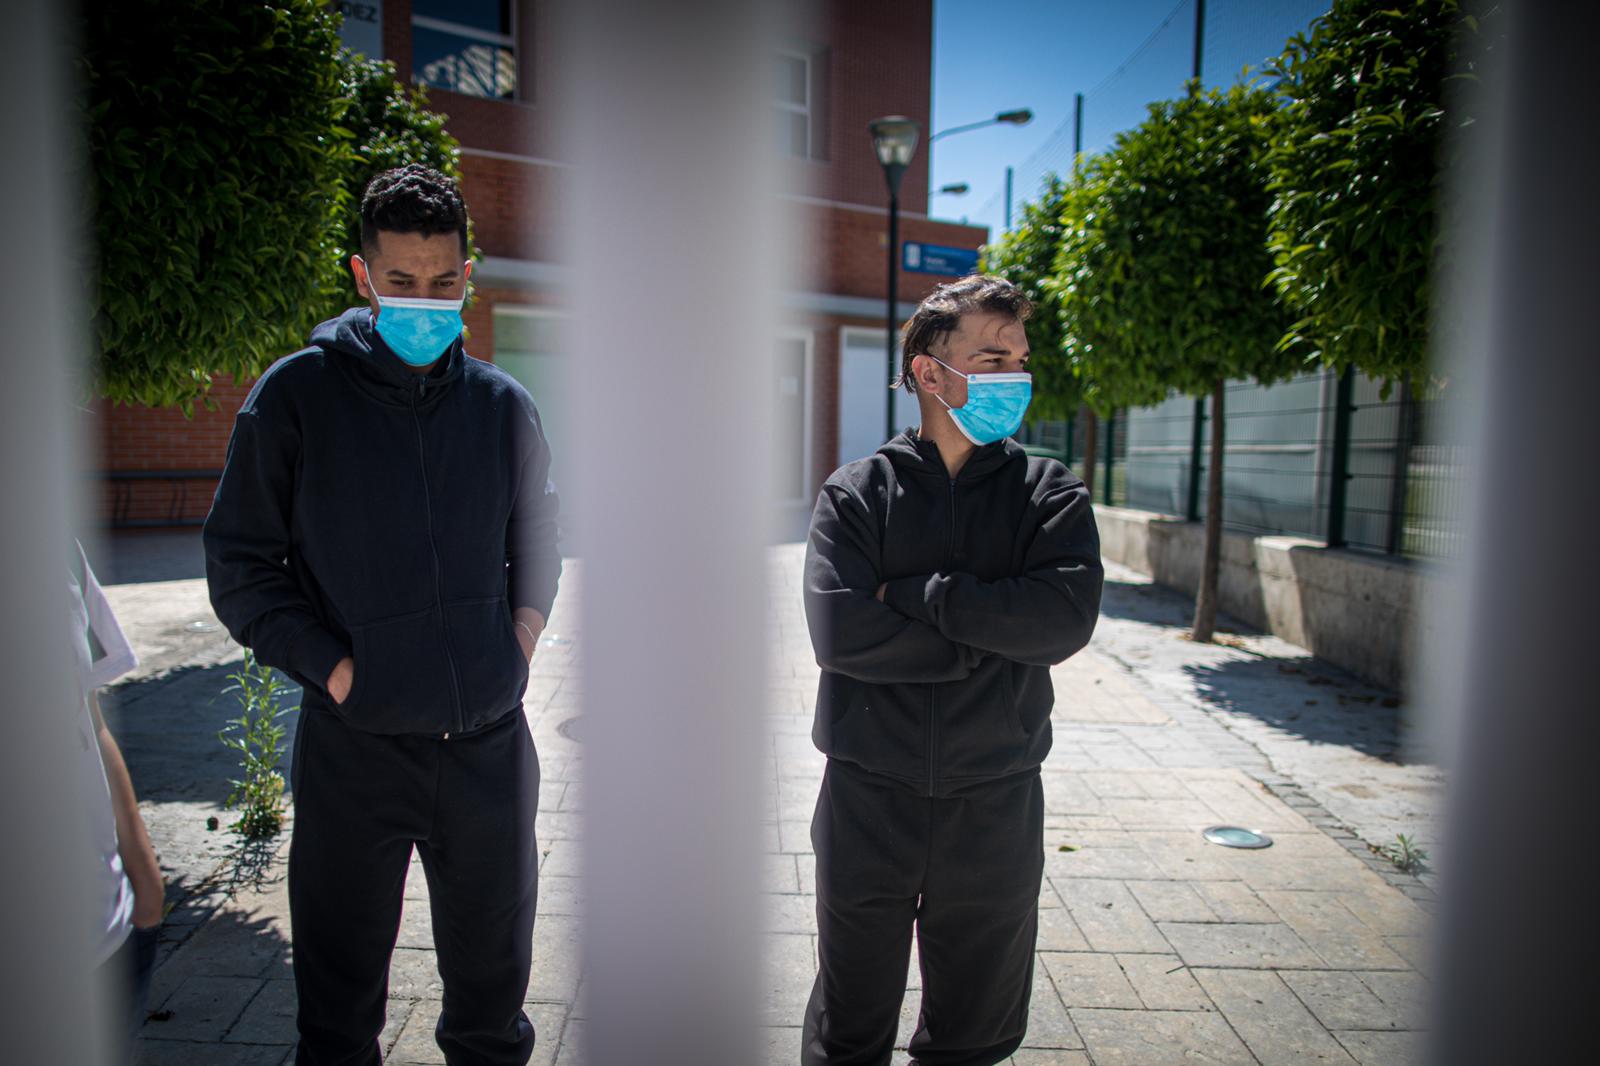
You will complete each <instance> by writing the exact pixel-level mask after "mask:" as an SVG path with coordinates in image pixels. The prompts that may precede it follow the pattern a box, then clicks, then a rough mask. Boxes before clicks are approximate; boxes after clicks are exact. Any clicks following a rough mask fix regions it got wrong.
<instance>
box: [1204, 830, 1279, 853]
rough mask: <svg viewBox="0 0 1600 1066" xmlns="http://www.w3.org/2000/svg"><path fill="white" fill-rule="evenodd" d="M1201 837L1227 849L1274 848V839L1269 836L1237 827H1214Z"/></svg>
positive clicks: (1205, 831)
mask: <svg viewBox="0 0 1600 1066" xmlns="http://www.w3.org/2000/svg"><path fill="white" fill-rule="evenodd" d="M1200 835H1201V836H1203V837H1205V838H1206V840H1207V841H1209V842H1210V843H1212V844H1220V845H1222V846H1223V847H1225V848H1270V847H1272V838H1271V837H1269V836H1267V834H1265V833H1262V832H1258V831H1257V830H1254V829H1243V828H1241V827H1239V826H1236V825H1214V826H1211V827H1210V828H1208V829H1206V830H1204V831H1202V832H1201V834H1200Z"/></svg>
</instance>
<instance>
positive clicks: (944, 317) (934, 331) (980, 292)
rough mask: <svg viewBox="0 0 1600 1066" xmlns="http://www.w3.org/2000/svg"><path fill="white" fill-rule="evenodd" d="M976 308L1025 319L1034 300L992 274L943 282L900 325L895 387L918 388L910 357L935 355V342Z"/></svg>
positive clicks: (1030, 312) (947, 334) (1031, 309)
mask: <svg viewBox="0 0 1600 1066" xmlns="http://www.w3.org/2000/svg"><path fill="white" fill-rule="evenodd" d="M975 311H976V312H986V311H992V312H995V313H998V314H1002V315H1009V316H1011V317H1012V318H1015V319H1016V320H1017V321H1019V322H1026V321H1027V320H1028V316H1029V315H1031V314H1033V304H1032V302H1031V301H1029V299H1028V297H1027V296H1026V294H1024V293H1023V291H1022V290H1021V289H1019V288H1018V287H1017V286H1016V285H1013V284H1012V283H1011V282H1009V281H1007V280H1006V279H1005V278H997V277H995V276H993V275H991V274H972V275H969V276H968V277H964V278H962V279H960V280H959V281H952V282H950V283H948V284H946V285H940V286H939V287H938V288H937V289H934V290H933V291H932V292H930V293H929V294H928V295H927V296H926V297H925V298H924V299H923V301H922V302H921V303H920V304H918V305H917V313H916V314H914V315H912V316H911V318H910V319H909V320H908V321H907V322H906V324H905V325H904V326H903V327H901V331H902V332H903V333H904V334H905V338H906V339H905V344H904V346H903V347H902V348H901V354H900V377H899V378H898V379H897V380H896V381H895V382H894V386H893V387H895V388H899V387H900V386H902V385H904V386H905V388H906V391H907V392H916V391H917V382H916V378H914V377H913V376H912V374H911V360H913V359H915V358H916V357H917V356H919V355H932V354H933V348H934V346H935V345H936V344H938V343H939V342H940V341H942V340H944V338H946V337H948V336H949V335H950V334H951V333H953V332H954V331H955V329H956V327H957V326H958V325H960V323H961V316H962V315H967V314H972V313H973V312H975Z"/></svg>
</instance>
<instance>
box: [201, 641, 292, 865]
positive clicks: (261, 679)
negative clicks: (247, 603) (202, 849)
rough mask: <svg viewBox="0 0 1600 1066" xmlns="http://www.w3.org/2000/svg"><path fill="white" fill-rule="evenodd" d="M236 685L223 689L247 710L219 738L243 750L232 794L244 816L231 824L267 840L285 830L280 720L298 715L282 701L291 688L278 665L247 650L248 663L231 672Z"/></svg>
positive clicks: (229, 806)
mask: <svg viewBox="0 0 1600 1066" xmlns="http://www.w3.org/2000/svg"><path fill="white" fill-rule="evenodd" d="M228 680H229V681H232V682H233V684H231V685H229V686H228V687H227V688H225V689H223V690H222V691H223V692H225V693H227V692H235V693H238V699H239V703H240V704H241V705H242V706H243V708H244V713H243V714H241V715H240V716H239V717H238V718H232V719H229V721H228V723H227V725H225V726H224V727H223V728H222V729H221V731H219V732H218V733H217V739H218V740H220V741H222V743H223V746H224V747H227V748H230V749H232V750H233V751H236V752H238V753H239V766H240V768H241V769H242V770H243V776H242V777H238V778H235V779H233V780H232V781H230V782H229V784H231V785H233V791H232V792H231V793H229V794H228V802H227V804H226V807H227V809H228V810H230V811H231V810H233V809H234V808H235V807H238V808H239V820H238V821H236V822H234V823H233V824H232V825H231V826H229V827H228V828H229V829H231V830H233V831H234V832H235V833H238V834H239V835H240V836H242V837H244V838H245V839H246V840H265V839H268V838H270V837H274V836H277V835H278V831H279V830H281V829H282V828H283V784H284V782H283V772H282V771H281V770H279V769H278V764H279V762H280V761H282V759H283V738H284V734H285V732H286V731H285V729H284V727H283V725H282V724H281V723H280V721H279V719H281V718H283V717H284V716H286V715H289V714H293V713H294V708H293V707H282V706H280V705H279V700H280V698H281V696H282V693H283V691H284V689H285V688H286V687H287V686H285V685H284V683H283V682H282V681H281V680H279V678H278V675H277V674H276V673H274V672H273V669H272V667H270V666H264V665H262V664H261V663H260V662H259V661H257V659H256V657H255V655H254V653H252V652H250V651H249V650H246V651H245V653H244V666H242V667H241V668H240V669H239V672H238V673H234V674H229V675H228Z"/></svg>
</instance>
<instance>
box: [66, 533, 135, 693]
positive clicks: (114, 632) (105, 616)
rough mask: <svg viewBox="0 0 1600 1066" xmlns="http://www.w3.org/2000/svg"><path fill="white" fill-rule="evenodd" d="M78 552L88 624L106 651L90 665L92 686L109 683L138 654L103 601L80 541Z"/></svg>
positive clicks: (125, 670) (126, 669)
mask: <svg viewBox="0 0 1600 1066" xmlns="http://www.w3.org/2000/svg"><path fill="white" fill-rule="evenodd" d="M78 555H79V557H80V558H82V559H83V576H84V589H83V602H84V604H85V605H86V606H87V607H88V608H89V628H90V629H91V630H93V631H94V639H95V640H96V641H98V642H99V644H100V648H101V650H103V651H104V652H105V654H104V655H102V656H100V658H98V659H95V660H94V662H92V663H91V664H90V666H89V683H90V685H92V686H93V687H94V688H99V687H100V686H101V685H109V684H110V683H111V682H113V681H115V680H116V679H117V678H119V677H121V676H122V675H123V674H126V673H128V672H129V671H131V670H133V669H134V668H135V667H137V666H138V665H139V657H138V656H137V655H135V654H134V651H133V645H131V644H129V643H128V638H127V637H126V636H124V635H123V633H122V626H121V625H120V624H118V622H117V616H116V614H115V612H113V611H112V610H111V604H110V603H109V602H107V601H106V594H105V592H104V591H103V590H102V589H101V588H100V582H99V580H98V579H97V578H96V577H95V576H94V571H93V570H91V569H90V568H89V560H88V558H87V557H86V556H84V555H83V547H82V545H79V547H78Z"/></svg>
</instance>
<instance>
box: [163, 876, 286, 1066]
mask: <svg viewBox="0 0 1600 1066" xmlns="http://www.w3.org/2000/svg"><path fill="white" fill-rule="evenodd" d="M286 928H287V925H286V922H285V920H284V918H283V917H282V916H281V915H278V914H275V913H272V912H270V911H268V910H266V909H262V908H255V909H252V908H250V907H249V906H248V905H245V906H239V905H237V904H236V905H233V906H228V907H223V908H221V909H220V910H217V911H216V912H215V913H214V914H213V915H211V917H210V918H209V920H208V921H206V922H205V924H204V925H202V926H200V927H199V928H198V929H195V930H194V931H193V933H192V935H191V936H189V937H188V938H187V939H186V940H184V942H183V943H182V945H181V946H180V947H178V948H177V949H176V950H175V951H172V952H170V953H168V954H165V955H163V956H161V957H159V958H158V961H157V966H156V970H155V973H154V975H153V977H152V979H151V987H150V999H149V1003H148V1006H149V1014H148V1016H147V1020H146V1021H145V1024H144V1028H143V1029H142V1030H141V1031H140V1033H139V1041H138V1046H137V1050H136V1053H135V1057H134V1061H135V1063H136V1064H138V1066H168V1064H178V1063H184V1064H190V1063H202V1062H207V1063H209V1062H218V1063H221V1062H227V1063H235V1062H238V1063H245V1062H249V1063H256V1062H262V1063H265V1062H272V1063H278V1062H281V1061H282V1059H283V1056H284V1055H285V1054H287V1052H288V1050H289V1046H290V1045H291V1044H293V1043H294V1041H295V1039H296V1033H295V1025H294V1005H295V1000H294V979H293V978H294V971H293V967H292V963H291V961H290V952H289V941H288V938H287V936H286V935H285V933H286ZM224 1042H225V1043H224ZM268 1049H271V1050H268Z"/></svg>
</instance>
